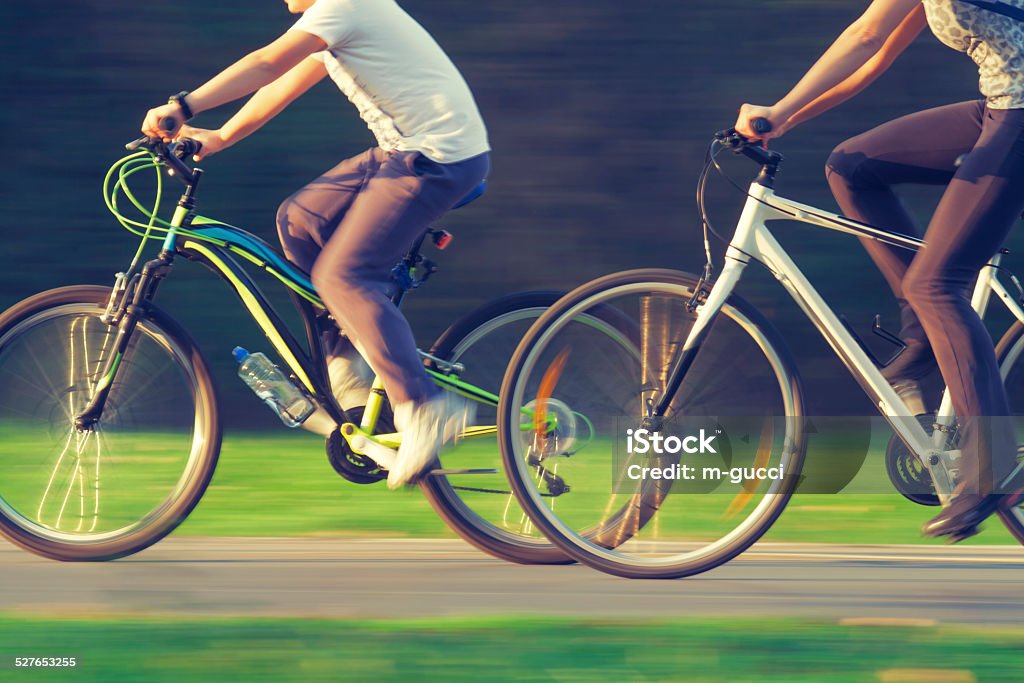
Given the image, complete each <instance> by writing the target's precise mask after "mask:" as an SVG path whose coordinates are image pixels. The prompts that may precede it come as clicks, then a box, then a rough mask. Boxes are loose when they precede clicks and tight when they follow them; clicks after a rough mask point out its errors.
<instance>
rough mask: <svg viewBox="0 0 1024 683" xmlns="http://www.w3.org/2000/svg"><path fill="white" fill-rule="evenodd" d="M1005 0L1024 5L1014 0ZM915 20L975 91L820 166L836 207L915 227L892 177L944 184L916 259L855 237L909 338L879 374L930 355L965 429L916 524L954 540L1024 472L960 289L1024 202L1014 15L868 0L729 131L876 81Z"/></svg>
mask: <svg viewBox="0 0 1024 683" xmlns="http://www.w3.org/2000/svg"><path fill="white" fill-rule="evenodd" d="M1006 4H1007V5H1008V6H1010V7H1011V8H1014V9H1015V8H1024V0H1006ZM1010 13H1012V11H1011V12H1010ZM925 26H930V27H931V29H932V32H933V33H934V34H935V35H936V37H937V38H938V39H939V40H940V41H942V42H943V43H944V44H946V45H948V46H949V47H952V48H953V49H955V50H958V51H960V52H965V53H967V54H968V55H969V56H970V57H971V58H972V59H973V60H974V61H975V62H976V63H977V64H978V67H979V71H980V90H981V93H982V95H984V98H985V99H983V100H978V101H971V102H962V103H959V104H953V105H949V106H945V107H939V108H937V109H930V110H927V111H922V112H918V113H916V114H911V115H910V116H905V117H903V118H900V119H897V120H895V121H891V122H889V123H886V124H884V125H882V126H879V127H878V128H875V129H874V130H871V131H868V132H867V133H864V134H862V135H859V136H857V137H855V138H852V139H850V140H847V141H846V142H844V143H842V144H841V145H839V146H838V147H837V148H836V149H835V151H834V152H833V153H832V155H831V156H830V157H829V160H828V165H827V171H826V174H827V177H828V182H829V185H830V186H831V188H832V191H833V194H834V195H835V197H836V200H837V201H838V202H839V205H840V206H841V207H842V210H843V212H844V213H845V214H846V215H848V216H850V217H851V218H855V219H857V220H861V221H863V222H865V223H870V224H872V225H877V226H880V227H885V228H887V229H890V230H894V231H898V232H903V233H904V234H908V235H915V236H917V235H918V234H919V232H918V230H917V228H916V227H915V225H914V221H913V220H912V219H911V217H910V215H909V214H908V213H907V211H906V209H904V207H903V205H902V204H901V202H900V200H899V198H898V197H897V196H896V194H895V193H894V192H893V189H892V188H893V186H894V185H897V184H900V183H926V184H935V185H945V186H946V191H945V193H944V194H943V197H942V200H941V201H940V202H939V205H938V207H937V209H936V211H935V214H934V216H933V217H932V220H931V222H930V223H929V225H928V228H927V230H926V231H925V234H924V240H925V242H926V244H927V246H926V247H924V248H923V249H922V250H921V251H920V252H918V253H917V254H916V255H915V254H914V253H913V252H910V251H907V250H904V249H900V248H897V247H891V246H888V245H884V244H881V243H879V242H874V241H871V240H864V245H865V247H867V249H868V252H869V254H870V255H871V257H872V259H873V260H874V261H875V263H876V264H877V265H878V267H879V268H880V269H881V271H882V273H883V274H884V276H885V278H886V280H887V281H888V283H889V286H890V287H891V288H892V291H893V293H894V294H895V295H896V297H897V298H898V299H899V300H900V303H901V309H902V322H903V327H902V331H901V336H902V337H903V338H904V340H905V341H906V342H907V345H908V348H907V350H906V351H905V352H904V353H903V354H902V355H901V357H900V358H899V359H898V360H897V362H896V363H894V364H893V365H892V366H890V367H888V368H886V369H885V371H884V374H885V375H886V378H887V379H888V380H889V381H890V382H892V383H893V384H894V385H904V386H906V385H908V384H912V383H914V382H916V381H917V380H919V379H921V378H922V377H924V376H925V375H926V374H928V373H929V372H930V371H931V369H932V368H933V367H934V363H935V362H936V361H937V362H938V366H939V369H940V371H941V372H942V376H943V379H944V380H945V382H946V384H947V386H948V387H949V391H950V395H951V398H952V400H953V407H954V409H955V410H956V413H957V419H958V421H959V424H960V429H961V434H962V437H961V440H960V449H961V452H962V455H961V468H960V483H959V484H958V486H957V489H956V491H954V496H953V499H952V501H951V503H950V505H948V506H947V507H946V508H945V509H944V510H943V511H942V512H941V513H940V514H939V515H938V516H936V517H935V518H934V519H932V520H931V521H929V522H928V523H926V524H925V526H924V532H925V533H926V534H928V535H931V536H948V537H949V539H950V540H953V541H958V540H961V539H963V538H967V537H968V536H971V535H973V534H974V533H977V531H978V524H979V523H980V522H981V521H982V520H983V519H985V518H986V517H988V516H989V515H990V514H992V513H993V512H995V511H996V510H997V509H998V507H999V505H1001V504H1011V503H1013V502H1016V496H1012V495H1005V494H1009V493H1012V492H1014V491H1015V489H1016V488H1017V487H1019V485H1020V479H1021V476H1020V475H1021V465H1020V464H1019V463H1018V462H1017V439H1016V433H1015V430H1014V425H1013V421H1012V420H1011V419H1010V418H1009V417H1008V416H1009V415H1010V414H1011V413H1010V407H1009V403H1008V400H1007V396H1006V391H1005V389H1004V387H1003V384H1002V381H1001V379H1000V376H999V369H998V366H997V364H996V357H995V352H994V349H993V345H992V339H991V337H990V336H989V333H988V331H987V330H986V329H985V326H984V325H983V324H982V322H981V320H980V319H979V318H978V315H977V314H976V313H975V312H974V310H973V309H972V308H971V307H970V292H971V288H972V286H973V282H974V279H975V278H976V277H977V274H978V272H979V270H980V269H981V268H982V267H983V266H984V264H985V263H986V262H987V261H988V259H989V258H991V257H992V255H993V254H994V253H995V252H996V250H997V249H998V248H999V247H1000V246H1001V245H1002V243H1003V241H1004V239H1005V238H1006V236H1007V234H1008V233H1009V231H1010V228H1011V227H1012V225H1013V223H1014V222H1015V221H1016V219H1017V218H1018V217H1019V216H1020V214H1021V211H1022V210H1024V22H1021V21H1018V20H1016V19H1014V18H1012V17H1011V16H1007V15H1006V14H1004V13H997V12H994V11H990V10H986V9H982V8H980V7H976V6H975V5H973V4H971V3H970V2H969V1H966V0H924V2H922V1H921V0H875V1H874V2H872V3H871V5H870V6H869V7H868V9H867V10H866V11H865V13H864V14H863V15H862V16H861V17H860V18H858V19H857V20H856V21H855V22H854V23H853V24H851V25H850V26H849V27H848V28H847V29H846V30H845V31H844V32H843V33H842V35H840V37H839V38H838V39H837V40H836V41H835V42H834V43H833V45H832V46H831V47H830V48H829V49H828V50H827V51H826V52H825V54H824V55H823V56H822V57H821V59H819V60H818V62H817V63H816V64H815V65H814V66H813V67H812V68H811V69H810V71H808V72H807V74H806V75H805V76H804V78H803V79H802V80H801V81H800V82H799V83H798V84H797V85H796V86H795V87H794V88H793V90H792V91H790V93H789V94H787V95H786V96H785V97H784V98H783V99H782V100H780V101H779V102H778V103H776V104H775V105H773V106H771V107H763V106H753V105H749V104H745V105H743V107H742V108H741V110H740V115H739V119H738V120H737V123H736V128H737V130H739V131H740V132H741V133H743V134H745V135H748V136H750V137H754V138H758V137H760V138H763V139H769V138H774V137H779V136H781V135H782V134H784V133H785V132H786V131H787V130H789V129H790V128H792V127H793V126H795V125H797V124H799V123H801V122H803V121H806V120H808V119H810V118H813V117H814V116H817V115H818V114H821V113H822V112H824V111H827V110H828V109H831V108H832V107H835V106H836V105H838V104H840V103H842V102H844V101H846V100H847V99H849V98H850V97H853V96H854V95H855V94H857V93H858V92H860V91H861V90H863V89H864V88H865V87H867V86H868V85H869V84H870V83H871V82H872V81H874V80H875V79H876V78H877V77H878V76H879V75H880V74H881V73H882V72H884V71H885V70H886V69H887V68H888V67H889V65H891V64H892V62H893V60H894V59H895V58H896V57H897V56H898V55H899V54H900V53H901V52H902V51H903V50H904V49H905V48H906V47H907V45H909V44H910V42H911V41H912V40H913V39H914V38H915V37H916V36H917V35H918V34H919V33H920V32H921V31H922V30H923V29H924V28H925ZM757 117H763V118H766V119H768V120H769V122H771V123H772V126H773V130H772V132H770V133H768V134H765V135H761V136H758V135H756V134H755V133H754V131H753V130H752V128H751V120H752V119H754V118H757ZM964 154H966V155H967V156H966V157H965V160H964V161H963V163H962V164H960V165H959V166H957V160H958V159H959V158H960V157H961V155H964Z"/></svg>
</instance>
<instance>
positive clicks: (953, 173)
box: [826, 101, 1024, 493]
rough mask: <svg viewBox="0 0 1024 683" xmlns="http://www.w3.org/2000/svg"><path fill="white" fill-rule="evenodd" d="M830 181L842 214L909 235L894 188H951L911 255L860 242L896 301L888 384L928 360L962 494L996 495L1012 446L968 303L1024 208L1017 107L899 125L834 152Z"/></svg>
mask: <svg viewBox="0 0 1024 683" xmlns="http://www.w3.org/2000/svg"><path fill="white" fill-rule="evenodd" d="M968 152H969V154H968V155H967V157H966V158H965V159H964V161H963V163H962V164H961V165H960V166H959V167H957V166H956V160H957V158H958V157H960V156H961V155H963V154H964V153H968ZM826 175H827V177H828V182H829V185H830V186H831V188H832V193H833V194H834V195H835V197H836V201H838V202H839V205H840V206H841V207H842V210H843V212H844V213H845V214H846V215H847V216H849V217H851V218H854V219H857V220H860V221H863V222H865V223H870V224H872V225H875V226H878V227H882V228H886V229H889V230H893V231H896V232H901V233H904V234H907V235H913V236H918V235H919V233H918V230H917V228H916V227H915V225H914V221H913V219H912V218H911V217H910V215H909V214H908V213H907V210H906V209H905V208H904V206H903V204H902V203H901V202H900V200H899V198H898V197H897V196H896V194H895V193H894V192H893V189H892V186H893V185H898V184H900V183H924V184H930V185H946V186H947V187H946V191H945V193H944V194H943V196H942V200H941V201H940V202H939V205H938V207H937V209H936V210H935V214H934V215H933V216H932V220H931V222H930V223H929V225H928V229H927V230H926V231H925V234H924V240H925V243H926V246H925V247H924V248H923V249H922V250H921V251H920V252H918V253H917V254H916V255H915V254H914V253H913V252H911V251H908V250H906V249H901V248H898V247H891V246H888V245H885V244H882V243H880V242H875V241H872V240H862V241H863V243H864V246H865V248H867V250H868V253H869V254H870V255H871V258H872V259H873V260H874V261H875V263H876V264H877V265H878V267H879V269H880V270H881V271H882V274H883V275H884V276H885V278H886V280H887V281H888V283H889V286H890V287H891V288H892V291H893V293H894V294H895V295H896V297H897V299H899V300H900V303H901V308H902V322H903V329H902V331H901V336H903V338H904V339H905V340H906V341H907V343H908V346H909V348H908V349H907V351H906V352H904V354H903V358H901V359H898V360H897V363H896V364H894V365H893V366H892V367H890V368H887V369H886V370H887V372H886V376H887V377H888V378H889V379H897V378H900V377H903V378H912V379H917V378H920V377H921V376H923V375H924V374H927V373H928V372H929V371H930V370H931V369H932V368H933V367H934V366H933V365H932V363H933V362H934V361H933V360H932V355H931V354H932V352H933V353H934V359H935V361H937V362H938V366H939V370H940V371H941V372H942V377H943V379H944V380H945V382H946V385H947V386H948V387H949V390H950V394H951V398H952V400H953V407H954V409H955V410H956V413H957V415H958V419H959V420H960V423H961V430H962V432H961V433H962V435H963V436H962V438H961V442H960V448H961V450H962V452H963V456H962V461H961V478H962V480H963V482H964V485H963V486H964V488H963V489H962V490H963V491H970V492H973V493H989V492H993V491H1000V490H1002V489H1001V487H1002V485H1004V483H1006V482H1005V479H1006V477H1007V476H1008V475H1010V474H1011V472H1012V471H1013V470H1014V468H1015V467H1016V444H1017V439H1016V434H1015V431H1014V426H1013V423H1012V422H1013V421H1012V420H1010V419H1007V418H1006V417H1005V416H1009V415H1010V414H1011V413H1010V408H1009V404H1008V401H1007V397H1006V391H1005V389H1004V388H1003V384H1002V382H1001V380H1000V377H999V369H998V366H997V364H996V357H995V351H994V349H993V345H992V338H991V337H990V336H989V333H988V331H987V330H986V328H985V326H984V324H983V323H982V322H981V320H980V319H979V318H978V315H977V314H976V313H975V312H974V310H973V309H972V308H971V306H970V296H971V289H972V287H973V284H974V280H975V278H976V277H977V274H978V272H979V271H980V270H981V268H982V267H983V266H984V264H985V263H986V262H987V261H988V260H989V259H990V258H991V257H992V255H993V254H995V252H996V250H997V249H999V248H1000V247H1001V246H1002V244H1003V241H1004V240H1005V239H1006V236H1007V235H1008V234H1009V232H1010V229H1011V227H1012V226H1013V224H1014V223H1015V221H1016V220H1017V219H1018V217H1019V216H1020V214H1021V210H1022V209H1024V109H1010V110H998V109H989V108H987V107H986V106H985V103H984V101H972V102H961V103H959V104H952V105H948V106H945V107H938V108H936V109H929V110H927V111H922V112H918V113H916V114H911V115H909V116H904V117H902V118H899V119H896V120H895V121H890V122H889V123H886V124H883V125H881V126H879V127H878V128H875V129H873V130H870V131H868V132H867V133H864V134H862V135H858V136H857V137H855V138H852V139H850V140H847V141H846V142H844V143H843V144H841V145H839V146H838V147H837V148H836V149H835V151H833V153H832V155H831V156H830V157H829V160H828V165H827V170H826ZM929 342H930V346H931V351H929V350H928V349H929Z"/></svg>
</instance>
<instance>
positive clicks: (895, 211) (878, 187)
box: [826, 101, 984, 380]
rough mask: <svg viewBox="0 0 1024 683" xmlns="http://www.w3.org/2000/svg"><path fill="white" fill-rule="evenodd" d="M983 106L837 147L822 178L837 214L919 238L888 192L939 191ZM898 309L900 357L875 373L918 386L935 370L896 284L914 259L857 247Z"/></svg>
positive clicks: (930, 114)
mask: <svg viewBox="0 0 1024 683" xmlns="http://www.w3.org/2000/svg"><path fill="white" fill-rule="evenodd" d="M983 108H984V103H983V102H981V101H972V102H961V103H958V104H952V105H947V106H944V107H938V108H936V109H929V110H926V111H922V112H918V113H915V114H910V115H909V116H904V117H902V118H899V119H895V120H894V121H890V122H888V123H885V124H883V125H881V126H878V127H877V128H874V129H872V130H870V131H868V132H866V133H863V134H861V135H858V136H857V137H854V138H851V139H849V140H847V141H846V142H844V143H842V144H841V145H839V146H838V147H836V149H835V150H834V151H833V152H832V155H831V156H830V157H829V160H828V164H827V166H826V177H827V178H828V183H829V186H830V187H831V188H832V193H833V195H835V198H836V201H837V202H838V203H839V206H840V207H841V208H842V211H843V213H844V214H845V215H846V216H848V217H850V218H853V219H855V220H859V221H862V222H864V223H869V224H871V225H874V226H876V227H879V228H884V229H887V230H892V231H894V232H898V233H902V234H904V235H911V236H914V237H916V236H918V235H919V234H920V233H919V231H918V229H917V227H916V225H915V224H914V220H913V219H912V218H911V216H910V214H909V213H908V212H907V210H906V208H905V207H904V206H903V203H902V202H901V201H900V199H899V197H897V196H896V194H895V193H894V192H893V189H892V188H893V186H894V185H898V184H901V183H919V184H929V185H945V184H947V183H949V181H950V179H951V178H952V177H953V174H954V172H955V171H956V160H957V158H958V157H959V156H960V155H962V154H964V153H965V152H967V151H968V150H970V149H971V148H973V147H974V145H975V143H976V142H977V140H978V136H979V135H980V134H981V116H982V111H983ZM861 242H862V244H863V245H864V248H865V249H866V250H867V252H868V254H869V255H870V256H871V258H872V260H873V261H874V262H875V264H876V265H877V266H878V268H879V270H880V271H881V272H882V275H883V276H884V277H885V279H886V281H887V282H888V284H889V287H890V288H891V289H892V292H893V294H895V296H896V299H897V300H898V301H899V303H900V318H901V332H900V337H901V338H902V339H903V340H904V341H905V342H906V343H907V349H906V351H904V352H903V353H902V354H901V355H900V356H899V358H897V359H896V361H895V362H894V363H893V364H892V365H890V366H888V367H886V368H885V369H884V370H883V374H884V375H885V376H886V378H888V379H890V380H896V379H915V380H916V379H921V378H922V377H924V376H925V375H927V374H928V373H929V372H930V371H931V370H932V369H934V367H935V363H934V359H933V357H932V354H931V351H930V350H929V345H928V341H927V339H926V337H925V334H924V330H923V329H922V327H921V324H920V322H919V320H918V318H917V315H916V314H915V313H914V311H913V310H912V308H911V307H910V306H909V305H908V304H907V302H906V296H905V294H904V291H903V285H902V282H903V276H904V275H905V274H906V271H907V268H908V267H909V265H910V262H911V260H912V259H913V257H914V252H912V251H909V250H907V249H901V248H899V247H893V246H889V245H886V244H882V243H881V242H876V241H874V240H867V239H865V240H861Z"/></svg>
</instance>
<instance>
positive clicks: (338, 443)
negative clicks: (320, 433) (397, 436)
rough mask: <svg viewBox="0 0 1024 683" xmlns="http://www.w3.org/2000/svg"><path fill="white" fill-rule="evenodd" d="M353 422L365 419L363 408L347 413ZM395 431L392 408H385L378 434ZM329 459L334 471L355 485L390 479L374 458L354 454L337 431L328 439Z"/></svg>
mask: <svg viewBox="0 0 1024 683" xmlns="http://www.w3.org/2000/svg"><path fill="white" fill-rule="evenodd" d="M345 412H347V413H348V416H349V417H350V418H351V419H352V421H353V422H355V423H356V424H359V421H360V420H362V418H363V408H362V407H359V408H352V409H351V410H347V411H345ZM394 431H395V426H394V417H393V416H392V414H391V408H390V406H385V407H384V410H382V411H381V415H380V418H379V419H378V420H377V432H379V433H382V434H388V433H391V432H394ZM327 459H328V460H329V461H330V463H331V467H333V468H334V471H335V472H337V473H338V474H340V475H341V476H342V477H344V478H345V479H348V480H349V481H351V482H352V483H354V484H375V483H377V482H378V481H382V480H384V479H387V478H388V472H387V470H384V469H381V467H380V465H378V464H377V463H376V462H375V461H374V460H373V459H372V458H368V457H366V456H365V455H359V454H358V453H354V452H353V451H352V448H351V447H349V445H348V441H346V440H345V437H343V436H342V435H341V432H339V431H338V430H337V429H335V430H334V431H333V432H331V435H330V436H329V437H327Z"/></svg>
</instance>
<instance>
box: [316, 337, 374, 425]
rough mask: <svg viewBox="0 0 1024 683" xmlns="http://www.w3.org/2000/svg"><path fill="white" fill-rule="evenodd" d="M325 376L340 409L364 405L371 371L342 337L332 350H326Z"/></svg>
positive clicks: (371, 383) (370, 379)
mask: <svg viewBox="0 0 1024 683" xmlns="http://www.w3.org/2000/svg"><path fill="white" fill-rule="evenodd" d="M327 376H328V378H329V379H330V382H331V391H332V393H333V394H334V398H335V399H337V401H338V404H339V405H340V406H341V407H342V408H344V409H345V410H350V409H352V408H358V407H359V406H365V405H366V399H367V398H368V397H369V395H370V387H371V386H373V370H371V369H370V366H369V364H367V362H366V361H365V360H363V357H362V356H361V355H360V354H359V351H357V350H356V348H355V347H354V346H353V345H352V342H350V341H348V340H347V339H345V338H344V337H341V336H339V337H338V340H337V342H336V343H335V344H334V348H332V349H329V350H328V358H327Z"/></svg>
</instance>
